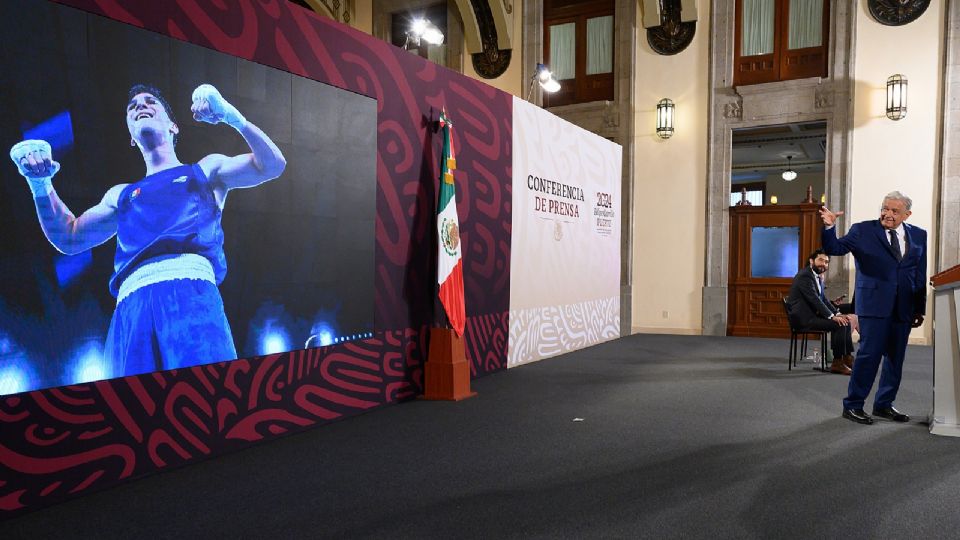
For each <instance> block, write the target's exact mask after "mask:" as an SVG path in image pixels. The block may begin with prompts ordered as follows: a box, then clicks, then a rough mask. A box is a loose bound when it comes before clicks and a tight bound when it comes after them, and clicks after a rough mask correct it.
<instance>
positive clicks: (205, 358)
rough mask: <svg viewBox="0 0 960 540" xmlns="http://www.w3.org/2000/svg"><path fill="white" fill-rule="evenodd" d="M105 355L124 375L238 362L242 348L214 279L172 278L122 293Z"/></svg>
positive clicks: (111, 323)
mask: <svg viewBox="0 0 960 540" xmlns="http://www.w3.org/2000/svg"><path fill="white" fill-rule="evenodd" d="M104 356H105V357H106V360H107V361H108V362H110V365H111V366H112V368H113V373H115V374H117V375H121V376H126V375H136V374H139V373H150V372H153V371H159V370H165V369H176V368H181V367H188V366H195V365H199V364H209V363H212V362H219V361H222V360H233V359H235V358H236V357H237V350H236V347H235V346H234V344H233V334H232V333H231V332H230V324H229V323H228V322H227V316H226V314H225V313H224V310H223V299H222V298H221V297H220V291H219V290H218V289H217V286H216V285H215V284H214V283H211V282H209V281H206V280H202V279H172V280H166V281H160V282H158V283H153V284H149V285H146V286H143V287H140V288H137V289H136V290H134V291H133V292H131V293H129V294H128V295H126V296H124V297H122V299H121V300H120V302H119V303H118V304H117V309H116V311H114V313H113V319H112V320H111V321H110V330H109V332H108V333H107V342H106V344H105V346H104Z"/></svg>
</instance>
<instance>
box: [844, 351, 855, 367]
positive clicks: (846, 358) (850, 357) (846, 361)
mask: <svg viewBox="0 0 960 540" xmlns="http://www.w3.org/2000/svg"><path fill="white" fill-rule="evenodd" d="M843 365H845V366H847V367H848V368H850V369H851V370H852V369H853V355H852V354H845V355H843Z"/></svg>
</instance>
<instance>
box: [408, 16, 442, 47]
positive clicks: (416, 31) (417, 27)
mask: <svg viewBox="0 0 960 540" xmlns="http://www.w3.org/2000/svg"><path fill="white" fill-rule="evenodd" d="M421 39H422V40H423V41H426V42H427V44H429V45H442V44H443V32H441V31H440V29H439V28H437V27H436V25H434V24H433V23H432V22H430V21H429V20H427V19H414V20H413V21H412V22H411V23H410V29H409V30H407V41H406V43H404V45H403V48H404V49H406V50H408V51H409V50H410V49H419V48H420V40H421Z"/></svg>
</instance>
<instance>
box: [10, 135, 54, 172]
mask: <svg viewBox="0 0 960 540" xmlns="http://www.w3.org/2000/svg"><path fill="white" fill-rule="evenodd" d="M10 159H12V160H13V163H14V164H15V165H16V166H17V168H18V169H19V170H20V174H22V175H23V177H24V178H26V179H28V180H29V179H31V178H53V175H55V174H57V171H59V170H60V164H59V163H57V162H56V161H53V152H52V151H51V150H50V143H48V142H47V141H42V140H39V139H28V140H26V141H20V142H18V143H17V144H15V145H13V147H12V148H11V149H10Z"/></svg>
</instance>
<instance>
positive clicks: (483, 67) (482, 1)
mask: <svg viewBox="0 0 960 540" xmlns="http://www.w3.org/2000/svg"><path fill="white" fill-rule="evenodd" d="M494 1H496V0H494ZM470 4H471V5H472V6H473V13H474V14H475V15H476V17H477V26H478V27H479V28H480V41H481V43H482V44H483V51H481V52H478V53H475V54H472V55H470V56H471V57H472V59H473V69H474V70H476V72H477V75H480V76H481V77H483V78H484V79H496V78H497V77H499V76H500V75H503V73H504V72H505V71H507V67H509V66H510V58H511V56H512V55H511V50H510V49H506V50H504V49H499V48H498V47H497V43H498V40H497V25H496V23H495V22H494V20H493V12H491V11H490V4H489V3H488V0H471V1H470Z"/></svg>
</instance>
